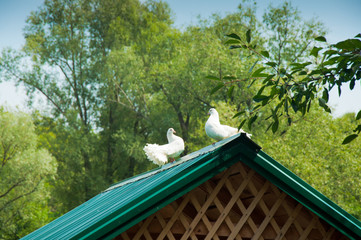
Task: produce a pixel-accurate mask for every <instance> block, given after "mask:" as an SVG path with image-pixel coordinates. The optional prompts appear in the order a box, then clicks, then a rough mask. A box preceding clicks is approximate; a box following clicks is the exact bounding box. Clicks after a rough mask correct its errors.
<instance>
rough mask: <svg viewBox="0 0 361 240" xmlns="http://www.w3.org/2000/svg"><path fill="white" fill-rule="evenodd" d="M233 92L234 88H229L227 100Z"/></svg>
mask: <svg viewBox="0 0 361 240" xmlns="http://www.w3.org/2000/svg"><path fill="white" fill-rule="evenodd" d="M233 90H234V86H231V87H230V88H229V89H228V92H227V96H228V98H231V97H232V95H233Z"/></svg>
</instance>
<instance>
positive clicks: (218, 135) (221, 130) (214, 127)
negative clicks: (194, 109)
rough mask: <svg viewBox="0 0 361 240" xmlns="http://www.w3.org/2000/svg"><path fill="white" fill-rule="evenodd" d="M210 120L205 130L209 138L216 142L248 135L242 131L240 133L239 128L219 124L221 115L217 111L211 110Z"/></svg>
mask: <svg viewBox="0 0 361 240" xmlns="http://www.w3.org/2000/svg"><path fill="white" fill-rule="evenodd" d="M208 115H210V116H209V118H208V120H207V122H206V125H205V130H206V133H207V135H208V137H210V138H213V139H215V140H216V141H220V140H222V139H225V138H228V137H230V136H233V135H235V134H237V133H246V132H245V131H243V130H242V129H240V130H239V131H238V129H237V128H234V127H230V126H227V125H222V124H221V123H220V122H219V115H218V112H217V110H216V109H214V108H211V109H209V112H208ZM246 134H247V137H249V138H250V137H251V136H252V135H251V134H249V133H246Z"/></svg>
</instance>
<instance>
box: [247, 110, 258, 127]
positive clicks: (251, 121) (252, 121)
mask: <svg viewBox="0 0 361 240" xmlns="http://www.w3.org/2000/svg"><path fill="white" fill-rule="evenodd" d="M257 118H258V115H257V114H256V115H254V116H253V117H251V119H249V120H248V128H249V129H250V130H251V129H252V124H253V123H254V122H255V121H256V120H257Z"/></svg>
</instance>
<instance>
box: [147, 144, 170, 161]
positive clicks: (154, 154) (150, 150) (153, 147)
mask: <svg viewBox="0 0 361 240" xmlns="http://www.w3.org/2000/svg"><path fill="white" fill-rule="evenodd" d="M143 150H144V152H145V154H146V155H147V157H148V159H149V160H150V161H152V162H153V163H155V164H157V165H159V166H161V165H164V164H166V163H167V162H168V158H167V156H166V155H165V154H164V153H163V152H162V151H160V146H159V145H158V144H146V145H145V147H144V148H143Z"/></svg>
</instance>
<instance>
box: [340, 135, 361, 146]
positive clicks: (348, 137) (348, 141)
mask: <svg viewBox="0 0 361 240" xmlns="http://www.w3.org/2000/svg"><path fill="white" fill-rule="evenodd" d="M357 137H358V134H351V135H349V136H347V137H346V138H345V139H344V140H343V142H342V144H348V143H350V142H351V141H353V140H354V139H355V138H357Z"/></svg>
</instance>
